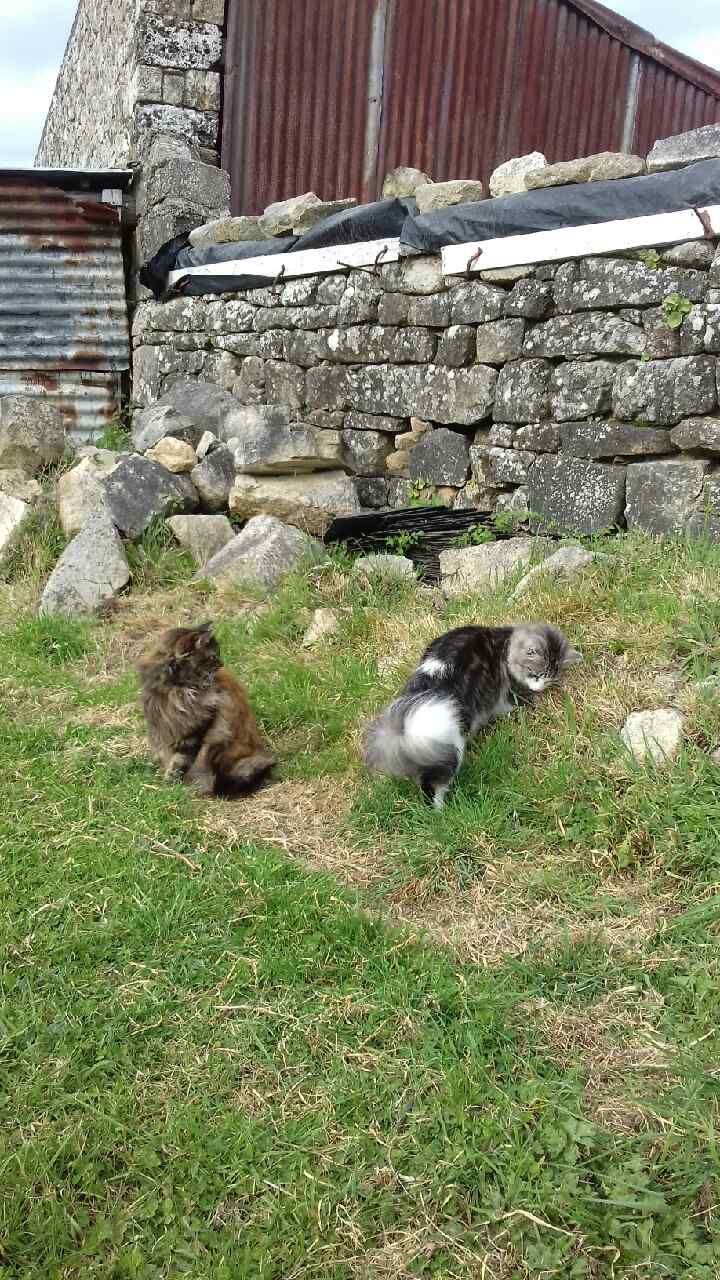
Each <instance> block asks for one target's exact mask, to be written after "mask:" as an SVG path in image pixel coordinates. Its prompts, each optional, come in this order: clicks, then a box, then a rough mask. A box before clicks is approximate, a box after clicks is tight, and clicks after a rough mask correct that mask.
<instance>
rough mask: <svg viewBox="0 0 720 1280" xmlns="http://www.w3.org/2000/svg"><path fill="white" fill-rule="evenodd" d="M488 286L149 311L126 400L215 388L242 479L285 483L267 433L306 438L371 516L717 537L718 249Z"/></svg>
mask: <svg viewBox="0 0 720 1280" xmlns="http://www.w3.org/2000/svg"><path fill="white" fill-rule="evenodd" d="M486 275H487V276H489V277H490V278H486V279H482V278H475V279H472V280H469V281H465V280H455V281H450V280H443V278H442V276H441V271H440V261H439V259H438V258H433V257H423V258H409V259H405V260H403V261H401V262H400V263H397V264H392V265H387V266H381V267H379V268H378V269H376V270H373V271H370V270H355V271H350V272H348V273H346V274H344V275H340V274H335V275H326V276H318V277H310V278H306V279H302V280H296V281H291V282H289V283H286V284H278V285H274V286H271V287H267V288H263V289H259V290H257V289H256V290H253V291H249V292H247V293H244V294H235V295H224V296H222V297H220V298H217V297H204V298H197V299H183V300H175V301H172V302H170V303H165V304H163V303H155V302H146V303H143V304H142V305H141V306H140V307H139V308H138V311H137V314H136V316H135V322H134V331H133V343H134V397H135V400H136V402H137V404H139V405H144V406H145V405H149V404H152V403H154V402H155V401H156V400H157V399H158V398H160V397H161V396H162V395H163V393H164V392H166V391H168V390H169V389H170V388H171V387H172V386H173V385H174V384H175V383H178V382H180V381H182V380H184V379H188V378H189V379H191V380H192V381H193V382H196V381H197V380H204V381H207V382H210V383H214V384H217V385H219V386H220V387H222V388H224V389H225V390H226V391H228V392H230V393H231V395H232V397H233V399H234V401H235V402H237V404H238V406H245V407H246V409H247V412H246V413H245V414H244V415H242V423H243V426H242V429H241V432H240V435H241V438H240V440H237V439H236V440H233V441H231V447H232V448H234V449H235V457H236V460H237V459H240V460H241V462H242V465H241V466H240V468H239V469H240V470H242V471H243V472H244V473H246V474H247V473H248V472H249V473H251V474H252V473H253V472H256V473H267V472H268V471H270V472H272V473H273V474H274V475H275V476H277V477H281V476H282V475H283V473H286V474H287V481H286V483H288V484H294V483H296V481H295V480H294V479H292V478H291V475H290V473H291V472H292V471H293V464H292V462H291V461H290V462H288V463H287V464H284V463H283V461H282V457H283V455H282V449H281V448H280V449H279V450H278V446H277V441H278V439H279V436H278V434H277V433H278V431H279V432H280V436H282V435H283V433H284V436H283V438H285V437H287V434H288V430H289V429H290V431H291V433H292V429H293V428H295V429H298V428H299V426H300V424H302V425H303V426H304V427H305V428H306V429H308V430H311V431H312V433H313V439H314V442H315V443H314V451H315V454H316V456H317V457H318V458H323V459H325V460H326V461H325V463H324V465H330V462H332V465H333V466H336V467H340V468H342V469H343V470H344V471H346V472H347V473H348V474H349V475H350V476H352V477H353V479H354V484H355V488H356V491H357V495H358V498H359V500H360V503H361V504H362V506H364V507H383V506H385V505H389V506H395V507H397V506H404V505H406V504H407V502H408V501H409V500H410V499H411V498H417V497H418V496H419V495H421V494H425V495H429V494H430V493H431V492H434V493H435V494H437V495H439V497H440V500H441V501H443V502H445V503H447V504H449V505H452V506H454V507H457V508H460V507H477V508H479V509H482V510H486V511H491V510H496V511H500V510H506V511H507V510H509V511H515V512H518V511H529V512H531V513H532V514H533V520H534V523H535V525H536V526H540V525H544V526H546V527H548V526H550V527H562V528H568V529H573V530H576V531H582V532H591V531H593V530H598V529H602V528H606V527H608V526H611V525H616V524H619V525H622V524H624V523H627V524H628V526H630V527H637V528H642V529H645V530H648V531H650V532H653V533H678V532H684V531H688V532H690V533H699V532H701V531H702V529H703V528H709V529H710V531H711V532H713V533H717V534H718V535H720V410H719V409H718V403H719V397H720V251H718V250H717V248H716V245H715V244H714V243H711V242H709V241H701V242H697V243H692V244H690V243H689V244H686V245H683V246H679V247H676V248H674V249H671V250H663V249H659V250H657V251H649V252H648V251H644V252H643V253H642V254H635V255H626V256H623V257H602V258H587V259H584V260H581V261H575V262H565V263H561V264H559V265H552V266H539V267H534V268H533V267H527V268H525V267H523V268H509V269H507V270H506V271H505V272H504V273H494V274H493V273H486ZM273 442H274V443H273ZM273 450H274V452H273ZM253 459H255V462H253ZM318 465H323V464H320V463H319V464H318ZM274 483H275V487H276V488H277V483H281V481H280V480H277V481H275V482H274Z"/></svg>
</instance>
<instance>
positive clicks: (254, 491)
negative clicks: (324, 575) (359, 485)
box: [228, 471, 360, 535]
mask: <svg viewBox="0 0 720 1280" xmlns="http://www.w3.org/2000/svg"><path fill="white" fill-rule="evenodd" d="M228 505H229V508H230V511H231V512H232V513H233V514H235V515H239V516H243V517H249V516H255V515H259V514H261V513H262V514H269V515H272V516H276V517H277V519H278V520H283V521H285V522H286V523H287V524H291V525H295V526H296V527H297V528H299V529H304V530H307V532H308V533H313V534H318V535H322V534H324V533H325V531H326V529H327V528H328V527H329V525H330V524H331V523H332V521H333V519H334V518H335V516H336V515H341V514H342V515H357V514H358V513H359V511H360V504H359V502H358V498H357V493H356V490H355V486H354V484H353V482H352V480H351V479H350V478H349V476H347V475H346V474H345V472H344V471H318V472H315V473H313V474H311V475H307V476H246V475H240V476H238V477H237V479H236V480H235V484H234V485H233V488H232V490H231V492H230V498H229V502H228Z"/></svg>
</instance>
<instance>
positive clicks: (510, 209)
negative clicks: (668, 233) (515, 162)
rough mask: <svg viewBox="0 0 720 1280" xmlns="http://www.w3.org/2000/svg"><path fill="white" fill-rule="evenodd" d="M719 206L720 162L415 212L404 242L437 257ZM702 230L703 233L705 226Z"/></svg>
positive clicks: (520, 193) (406, 224) (406, 223)
mask: <svg viewBox="0 0 720 1280" xmlns="http://www.w3.org/2000/svg"><path fill="white" fill-rule="evenodd" d="M718 203H720V160H702V161H700V162H699V163H698V164H692V165H689V166H688V168H687V169H676V170H673V171H672V172H670V173H653V174H647V175H644V176H643V177H640V178H612V179H608V180H607V181H605V182H583V183H575V184H573V185H569V186H565V187H543V188H541V189H540V190H538V191H523V192H519V193H518V194H517V195H512V196H498V197H497V198H496V199H495V200H480V201H475V202H473V203H472V204H455V205H452V206H451V207H450V208H448V209H438V210H436V211H435V212H434V213H423V214H410V215H408V217H407V219H406V221H405V225H404V226H403V229H402V233H401V236H400V239H401V242H402V244H404V245H406V246H407V247H408V248H412V249H417V250H419V251H421V252H424V253H437V252H438V251H439V250H440V249H442V248H443V246H444V245H448V244H467V243H469V242H471V241H473V240H495V239H502V238H504V237H505V236H515V235H526V234H528V233H529V232H531V231H557V230H559V229H561V228H562V227H580V226H582V225H583V224H584V223H594V222H612V221H614V220H615V219H618V218H641V217H644V216H647V215H649V214H653V213H677V212H678V211H680V210H682V209H694V208H698V207H700V208H701V207H702V206H703V205H705V204H718ZM698 230H699V231H702V228H701V226H700V222H698Z"/></svg>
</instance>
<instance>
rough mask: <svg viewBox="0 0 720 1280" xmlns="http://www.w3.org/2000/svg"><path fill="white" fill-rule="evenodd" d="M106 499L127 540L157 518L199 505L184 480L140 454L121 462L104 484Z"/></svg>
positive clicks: (115, 521) (138, 535)
mask: <svg viewBox="0 0 720 1280" xmlns="http://www.w3.org/2000/svg"><path fill="white" fill-rule="evenodd" d="M105 496H106V503H107V510H108V512H109V513H110V516H111V518H112V520H113V522H114V524H116V525H117V527H118V529H119V530H120V532H121V533H124V534H125V535H126V537H128V538H139V537H140V534H141V533H143V532H144V531H145V529H147V527H148V525H149V524H150V522H151V521H152V520H153V519H155V518H156V517H159V516H169V515H174V514H176V513H178V514H179V513H183V512H186V511H193V510H194V509H195V508H196V507H197V505H198V496H197V493H196V492H195V489H194V487H193V485H192V484H191V482H190V480H189V479H188V478H187V476H175V475H172V474H171V473H170V472H169V471H166V470H165V468H164V467H162V466H161V465H160V463H159V462H151V461H150V460H149V459H148V458H143V457H141V456H140V455H139V454H131V455H130V456H129V457H125V458H122V459H121V461H120V462H119V463H118V465H117V467H115V469H114V470H113V471H112V472H111V473H110V475H109V476H108V477H107V479H106V480H105ZM86 527H87V526H86Z"/></svg>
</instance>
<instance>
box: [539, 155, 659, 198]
mask: <svg viewBox="0 0 720 1280" xmlns="http://www.w3.org/2000/svg"><path fill="white" fill-rule="evenodd" d="M644 172H645V161H644V160H643V159H642V157H641V156H632V155H626V154H624V153H623V152H620V151H600V152H598V154H597V155H593V156H583V157H582V158H581V159H579V160H562V161H560V163H559V164H549V165H546V166H545V168H544V169H540V170H538V172H536V173H531V174H528V176H527V178H526V180H525V185H526V187H527V189H528V191H533V190H534V189H535V188H537V187H562V186H565V184H566V183H570V182H600V181H603V180H604V179H607V178H634V177H636V176H637V174H639V173H644Z"/></svg>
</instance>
